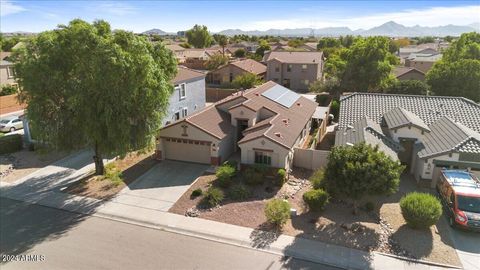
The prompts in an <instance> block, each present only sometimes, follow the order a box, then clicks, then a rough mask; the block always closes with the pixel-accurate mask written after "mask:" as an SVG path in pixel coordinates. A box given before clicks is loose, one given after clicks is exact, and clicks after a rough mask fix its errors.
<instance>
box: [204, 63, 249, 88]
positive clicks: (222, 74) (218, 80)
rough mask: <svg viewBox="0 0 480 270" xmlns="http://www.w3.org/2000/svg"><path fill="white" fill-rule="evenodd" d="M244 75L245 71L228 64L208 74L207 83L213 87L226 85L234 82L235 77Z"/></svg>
mask: <svg viewBox="0 0 480 270" xmlns="http://www.w3.org/2000/svg"><path fill="white" fill-rule="evenodd" d="M230 73H231V74H232V80H230ZM245 73H246V71H245V70H243V69H240V68H238V67H236V66H234V65H231V64H229V65H227V66H224V67H222V68H220V69H218V70H215V71H212V72H210V74H211V75H209V76H208V77H209V78H210V79H209V81H208V83H212V84H215V85H222V84H228V83H231V82H232V81H233V80H235V78H236V77H237V76H240V75H243V74H245Z"/></svg>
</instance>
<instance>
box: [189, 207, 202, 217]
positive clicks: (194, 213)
mask: <svg viewBox="0 0 480 270" xmlns="http://www.w3.org/2000/svg"><path fill="white" fill-rule="evenodd" d="M185 216H187V217H198V216H200V211H199V210H198V209H197V208H195V207H192V208H190V209H188V210H187V212H185Z"/></svg>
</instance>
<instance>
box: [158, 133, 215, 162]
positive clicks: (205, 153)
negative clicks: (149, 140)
mask: <svg viewBox="0 0 480 270" xmlns="http://www.w3.org/2000/svg"><path fill="white" fill-rule="evenodd" d="M163 145H164V151H165V158H166V159H172V160H180V161H188V162H195V163H203V164H210V143H209V142H199V141H193V140H186V139H163Z"/></svg>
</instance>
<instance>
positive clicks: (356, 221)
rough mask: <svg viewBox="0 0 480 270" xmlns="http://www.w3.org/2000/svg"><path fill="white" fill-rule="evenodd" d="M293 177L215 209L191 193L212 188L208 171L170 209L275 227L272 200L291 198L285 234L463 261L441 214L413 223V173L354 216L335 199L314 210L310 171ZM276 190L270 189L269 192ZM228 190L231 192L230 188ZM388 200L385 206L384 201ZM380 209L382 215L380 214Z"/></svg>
mask: <svg viewBox="0 0 480 270" xmlns="http://www.w3.org/2000/svg"><path fill="white" fill-rule="evenodd" d="M293 174H294V175H293V176H291V177H290V181H289V182H288V183H286V184H285V185H283V187H282V188H281V189H279V188H273V189H272V190H269V189H268V188H267V187H272V185H263V186H260V187H254V188H252V187H250V188H251V189H252V192H253V194H252V196H251V197H250V198H249V199H247V200H245V201H241V202H235V201H232V200H230V199H229V198H228V197H226V198H225V200H224V201H223V202H222V204H221V206H218V207H216V208H213V209H202V208H201V207H200V206H199V203H200V201H201V197H197V198H195V199H191V198H190V194H191V192H192V191H193V190H194V189H197V188H201V189H202V190H204V191H205V190H207V189H208V187H209V186H210V185H211V183H212V181H214V180H215V175H204V176H202V177H200V179H198V181H197V182H196V183H195V184H194V185H193V186H192V187H190V189H189V190H188V191H187V192H186V193H185V194H183V196H182V197H181V198H180V199H179V200H178V201H177V202H176V203H175V205H174V206H173V207H172V208H171V209H170V210H169V211H170V212H173V213H177V214H180V215H184V214H186V212H187V210H191V209H197V210H198V211H199V217H200V218H204V219H209V220H215V221H220V222H225V223H229V224H234V225H239V226H244V227H250V228H255V229H259V230H269V229H270V228H269V226H268V224H267V223H266V218H265V215H264V213H263V209H264V206H265V204H266V202H267V201H268V200H269V199H271V198H273V197H280V198H288V201H289V202H290V204H291V206H292V208H295V209H296V210H297V216H295V217H293V218H292V219H291V220H289V221H288V222H287V224H286V225H285V226H284V227H283V228H282V233H283V234H287V235H291V236H299V237H304V238H308V239H315V240H320V241H323V242H328V243H332V244H336V245H342V246H346V247H350V248H356V249H360V250H365V251H372V250H376V251H381V252H387V253H393V254H398V255H403V256H409V257H413V258H419V259H425V260H430V261H435V262H440V263H447V264H452V265H460V262H459V259H458V256H457V254H456V252H455V250H454V249H453V248H452V242H451V239H450V238H449V236H448V232H447V228H445V227H444V226H448V225H447V224H446V222H445V219H443V218H442V219H441V220H440V221H439V222H438V224H437V227H438V231H439V233H437V232H436V231H437V229H436V227H432V228H431V230H430V231H416V230H412V229H410V228H408V227H407V226H406V225H405V221H404V220H403V217H402V215H401V213H400V209H399V205H398V201H399V199H400V198H401V197H402V196H403V195H404V194H405V193H407V192H409V191H411V190H413V189H415V188H416V186H415V184H414V183H413V181H412V180H411V179H409V178H408V177H404V178H403V179H402V184H401V187H400V190H399V192H398V193H397V194H395V195H392V196H388V197H387V196H383V197H377V198H369V200H371V201H374V202H378V203H377V206H376V209H375V210H374V211H372V212H367V211H365V210H363V209H362V210H360V211H359V213H358V214H357V215H352V206H351V205H350V204H348V203H346V202H341V201H334V200H332V201H331V202H330V204H328V205H327V207H326V208H325V210H324V211H323V212H320V213H318V212H309V211H307V209H306V208H305V205H304V203H303V199H302V195H303V193H304V192H305V191H307V190H309V189H310V188H311V186H310V183H309V182H308V181H307V180H306V179H307V178H308V177H309V175H310V172H308V171H305V170H301V169H296V170H294V173H293ZM267 190H268V191H270V192H268V191H267ZM226 193H227V194H228V191H226ZM382 203H383V205H382ZM379 214H380V215H379Z"/></svg>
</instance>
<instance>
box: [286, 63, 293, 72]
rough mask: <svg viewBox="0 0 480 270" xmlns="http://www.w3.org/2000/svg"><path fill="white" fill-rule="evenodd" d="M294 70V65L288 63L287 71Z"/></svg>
mask: <svg viewBox="0 0 480 270" xmlns="http://www.w3.org/2000/svg"><path fill="white" fill-rule="evenodd" d="M291 71H292V65H290V64H288V65H287V72H291Z"/></svg>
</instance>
